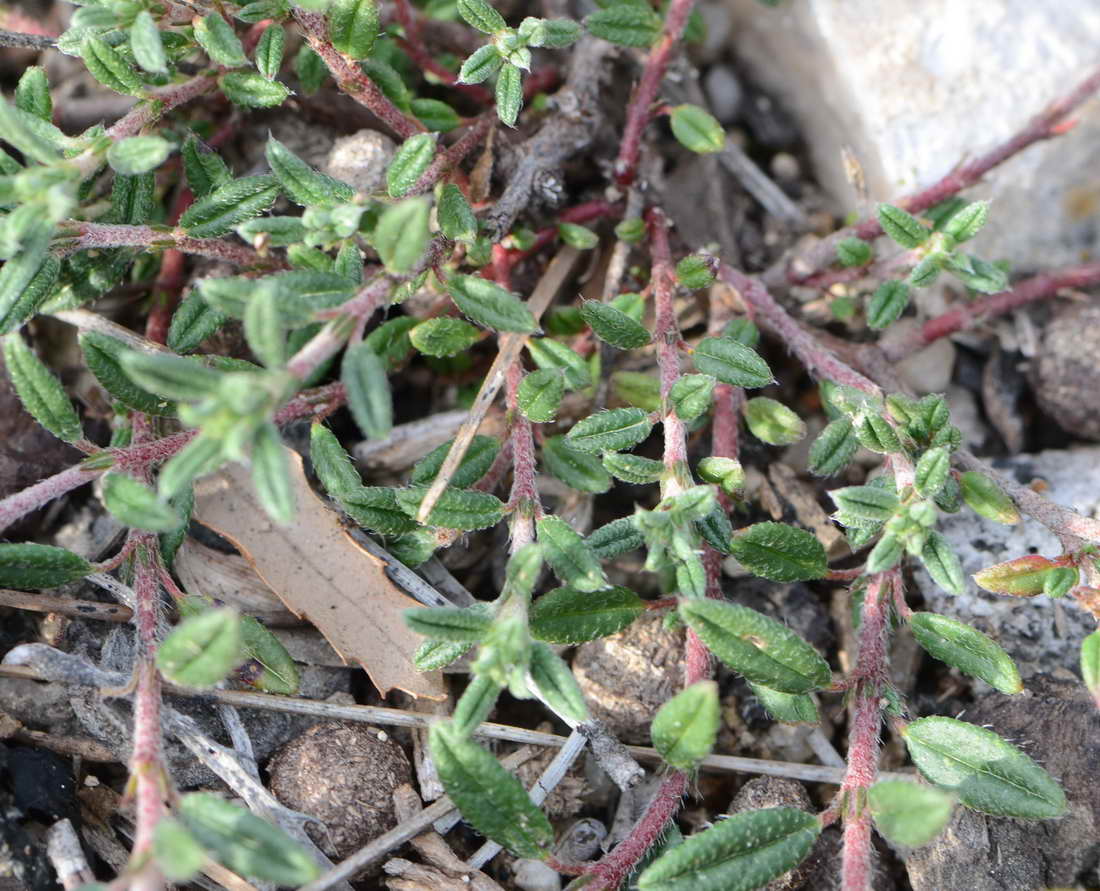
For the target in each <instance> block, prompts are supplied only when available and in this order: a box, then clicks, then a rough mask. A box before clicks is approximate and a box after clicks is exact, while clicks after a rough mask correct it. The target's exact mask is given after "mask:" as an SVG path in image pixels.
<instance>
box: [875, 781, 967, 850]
mask: <svg viewBox="0 0 1100 891" xmlns="http://www.w3.org/2000/svg"><path fill="white" fill-rule="evenodd" d="M867 804H868V805H869V806H870V808H871V815H872V816H873V817H874V818H875V828H876V829H878V831H879V832H881V833H882V834H883V835H884V836H886V838H888V839H889V840H890V841H892V842H893V843H894V844H896V845H906V846H907V847H910V848H917V847H920V846H921V845H926V844H928V842H930V841H932V839H934V838H935V837H936V836H937V835H939V834H940V832H941V831H942V830H943V828H944V827H945V826H946V825H947V823H948V821H949V820H950V819H951V811H953V810H954V808H955V799H954V798H952V797H951V796H950V795H948V794H947V793H945V792H941V791H940V790H939V789H936V788H933V787H930V786H921V785H919V784H917V783H907V782H905V781H904V780H882V781H880V782H877V783H875V784H874V785H873V786H872V787H871V788H870V789H868V790H867Z"/></svg>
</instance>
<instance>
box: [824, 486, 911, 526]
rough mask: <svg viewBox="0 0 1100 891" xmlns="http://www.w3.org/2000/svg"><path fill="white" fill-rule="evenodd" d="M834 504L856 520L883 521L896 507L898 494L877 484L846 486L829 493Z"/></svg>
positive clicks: (892, 513)
mask: <svg viewBox="0 0 1100 891" xmlns="http://www.w3.org/2000/svg"><path fill="white" fill-rule="evenodd" d="M829 497H830V498H832V499H833V501H834V502H835V503H836V506H837V507H838V508H839V509H840V510H842V511H843V512H844V513H845V514H847V515H848V516H849V517H853V518H855V519H858V520H872V521H875V522H884V521H886V520H889V519H890V517H892V516H893V515H894V512H895V511H896V510H897V509H898V496H897V494H895V493H894V492H891V491H890V490H889V489H883V488H881V487H879V486H847V487H845V488H843V489H834V490H833V491H832V492H830V493H829Z"/></svg>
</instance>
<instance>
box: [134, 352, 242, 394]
mask: <svg viewBox="0 0 1100 891" xmlns="http://www.w3.org/2000/svg"><path fill="white" fill-rule="evenodd" d="M116 355H117V358H118V363H119V365H120V366H121V368H122V370H123V371H124V372H125V373H126V375H127V376H128V377H129V378H130V380H132V381H133V382H134V383H135V384H137V386H139V387H142V388H144V389H146V390H148V391H149V392H151V393H156V394H157V395H158V396H163V397H165V398H166V399H178V400H182V401H192V402H194V401H197V400H199V399H202V398H203V397H205V396H209V395H210V394H212V393H214V392H215V391H216V390H217V389H218V385H219V384H220V383H221V379H222V378H221V375H220V374H219V373H218V372H216V371H214V370H213V369H212V368H205V367H204V366H202V365H200V364H199V363H198V362H196V361H194V360H193V359H185V358H183V357H182V356H173V355H171V354H169V353H144V352H138V351H136V350H130V349H127V348H126V347H125V346H122V349H121V350H119V352H118V353H117V354H116Z"/></svg>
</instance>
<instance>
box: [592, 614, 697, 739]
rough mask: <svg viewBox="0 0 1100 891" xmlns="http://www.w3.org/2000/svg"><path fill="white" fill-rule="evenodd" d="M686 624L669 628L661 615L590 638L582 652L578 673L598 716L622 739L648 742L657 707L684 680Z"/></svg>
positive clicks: (645, 617) (670, 696) (677, 689)
mask: <svg viewBox="0 0 1100 891" xmlns="http://www.w3.org/2000/svg"><path fill="white" fill-rule="evenodd" d="M684 638H685V632H684V629H683V628H679V629H677V630H675V631H666V630H665V628H664V619H663V617H662V616H659V615H653V614H650V615H646V616H642V617H641V618H640V619H638V620H637V621H636V622H634V624H632V625H631V626H630V627H629V628H626V629H625V630H623V631H620V632H619V633H618V634H612V635H611V636H610V637H603V638H600V639H599V640H593V641H589V642H588V643H586V644H584V645H583V646H581V647H580V648H579V649H578V650H577V654H576V656H575V657H574V659H573V674H574V675H575V676H576V678H577V683H578V684H580V687H581V690H582V691H583V692H584V698H585V700H587V702H588V707H589V708H590V709H591V711H592V715H593V717H595V718H598V719H599V720H601V721H603V722H604V724H606V725H607V729H608V730H610V731H611V733H612V735H614V736H615V737H617V738H618V739H619V740H620V741H621V742H627V743H644V742H648V741H649V725H650V722H651V721H652V720H653V716H654V715H655V714H657V709H659V708H660V707H661V706H662V705H664V704H665V703H666V702H668V700H669V699H671V698H672V697H673V696H674V695H675V694H676V693H677V692H678V691H679V689H680V687H681V685H682V683H683V673H684V666H683V652H684Z"/></svg>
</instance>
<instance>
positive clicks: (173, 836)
mask: <svg viewBox="0 0 1100 891" xmlns="http://www.w3.org/2000/svg"><path fill="white" fill-rule="evenodd" d="M146 15H148V13H146ZM153 859H154V860H155V861H156V864H157V866H158V867H159V868H160V871H161V872H163V873H164V876H165V878H167V879H169V880H170V881H172V882H186V881H187V880H188V879H190V878H192V877H193V876H195V875H197V874H198V872H199V870H201V869H202V867H203V866H204V865H205V864H206V852H205V851H203V849H202V846H201V845H200V844H199V843H198V842H197V841H195V837H194V836H193V835H192V834H191V833H190V832H188V831H187V828H186V827H185V826H184V825H183V824H182V823H181V822H180V821H179V820H177V819H176V818H175V817H161V818H160V819H159V820H158V821H157V825H156V828H155V829H154V830H153Z"/></svg>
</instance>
